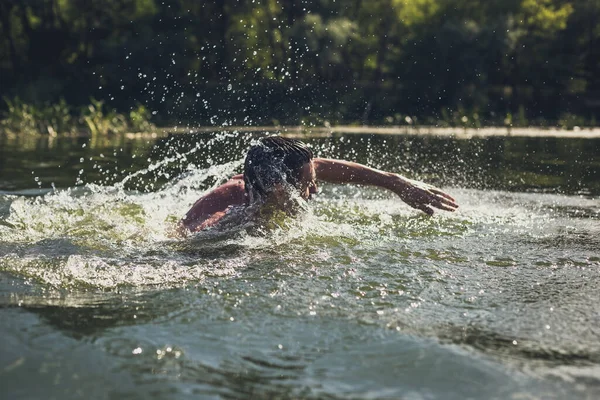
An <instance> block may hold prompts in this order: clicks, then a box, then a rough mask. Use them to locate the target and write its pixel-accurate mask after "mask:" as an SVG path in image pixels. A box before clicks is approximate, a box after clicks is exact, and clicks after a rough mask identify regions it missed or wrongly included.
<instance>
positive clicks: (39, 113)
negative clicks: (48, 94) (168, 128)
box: [0, 98, 156, 136]
mask: <svg viewBox="0 0 600 400" xmlns="http://www.w3.org/2000/svg"><path fill="white" fill-rule="evenodd" d="M4 100H5V102H6V104H7V106H8V109H7V111H6V112H4V114H3V115H2V118H0V134H2V133H5V134H8V135H9V136H15V135H19V134H25V135H36V134H43V135H49V136H58V135H78V134H90V135H92V136H97V135H109V134H120V133H127V132H151V131H153V130H155V129H156V127H155V126H154V125H153V124H152V123H151V122H150V113H149V112H148V110H147V109H146V108H145V107H144V106H141V105H140V106H138V107H136V108H135V109H133V110H131V111H130V113H129V115H124V114H120V113H117V112H116V111H115V110H111V109H107V107H106V106H104V102H103V101H101V100H95V99H91V100H90V102H91V103H90V105H88V106H86V107H81V108H80V109H79V110H78V112H74V111H73V109H72V108H71V107H69V106H68V105H67V103H66V102H65V100H64V99H61V100H60V101H59V102H57V103H55V104H48V103H45V104H42V105H31V104H27V103H24V102H23V101H21V100H20V99H19V98H14V99H12V100H11V99H8V98H5V99H4Z"/></svg>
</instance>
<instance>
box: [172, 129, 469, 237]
mask: <svg viewBox="0 0 600 400" xmlns="http://www.w3.org/2000/svg"><path fill="white" fill-rule="evenodd" d="M317 181H323V182H329V183H336V184H343V183H354V184H360V185H369V186H376V187H380V188H383V189H387V190H390V191H392V192H394V193H395V194H397V195H398V196H399V197H400V199H401V200H402V201H404V202H405V203H406V204H408V205H409V206H411V207H413V208H416V209H419V210H421V211H423V212H425V213H426V214H428V215H433V212H434V211H433V208H432V207H435V208H438V209H440V210H445V211H454V210H456V208H457V207H458V204H456V201H455V200H454V198H452V197H451V196H450V195H449V194H447V193H444V192H443V191H441V190H440V189H438V188H436V187H433V186H431V185H428V184H426V183H423V182H418V181H414V180H411V179H407V178H405V177H403V176H401V175H398V174H395V173H391V172H385V171H380V170H377V169H374V168H370V167H367V166H365V165H362V164H358V163H355V162H351V161H344V160H334V159H328V158H315V157H313V154H312V151H311V150H310V149H309V148H308V147H307V146H306V144H304V143H303V142H301V141H299V140H294V139H287V138H283V137H281V136H270V137H266V138H263V139H261V140H260V142H259V143H258V144H257V145H255V146H252V147H251V148H250V150H248V154H247V155H246V159H245V161H244V173H243V174H239V175H235V176H234V177H232V178H231V179H230V180H229V181H227V182H226V183H224V184H223V185H221V186H219V187H217V188H216V189H214V190H212V191H211V192H210V193H208V194H206V195H204V196H202V197H201V198H200V199H198V200H197V201H196V202H195V203H194V205H193V206H192V208H191V209H190V210H189V211H188V212H187V214H186V215H185V216H184V217H183V219H182V220H181V221H180V222H179V228H180V230H181V231H183V232H185V231H189V232H198V231H201V230H203V229H206V228H209V227H212V226H215V225H216V224H218V223H219V222H220V221H222V220H223V217H225V215H227V214H228V212H229V211H230V210H231V209H232V207H240V206H247V207H250V206H252V207H258V208H261V207H270V208H277V209H280V210H283V211H286V212H292V209H293V208H294V201H295V200H297V199H298V197H299V198H300V201H307V200H309V199H310V198H311V197H312V195H313V194H315V193H317Z"/></svg>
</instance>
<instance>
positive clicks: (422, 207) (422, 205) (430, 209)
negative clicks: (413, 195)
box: [415, 204, 433, 216]
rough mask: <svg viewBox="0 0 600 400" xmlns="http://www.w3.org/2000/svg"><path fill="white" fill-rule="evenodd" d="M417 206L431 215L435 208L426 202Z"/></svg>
mask: <svg viewBox="0 0 600 400" xmlns="http://www.w3.org/2000/svg"><path fill="white" fill-rule="evenodd" d="M415 208H417V209H419V210H421V211H423V212H424V213H425V214H427V215H430V216H431V215H433V209H432V208H431V207H428V206H427V205H425V204H419V205H417V206H416V207H415Z"/></svg>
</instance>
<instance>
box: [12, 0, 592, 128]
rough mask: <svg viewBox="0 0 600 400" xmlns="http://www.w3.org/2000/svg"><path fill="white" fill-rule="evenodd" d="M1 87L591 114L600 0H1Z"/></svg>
mask: <svg viewBox="0 0 600 400" xmlns="http://www.w3.org/2000/svg"><path fill="white" fill-rule="evenodd" d="M0 95H2V96H5V97H7V98H14V97H19V98H20V99H21V100H23V101H25V102H31V103H42V102H56V101H58V100H59V99H61V98H64V99H66V101H67V102H68V103H70V104H73V105H80V104H86V103H88V102H89V99H90V97H94V98H97V99H101V100H104V101H105V102H106V103H108V104H110V105H112V106H114V107H116V108H118V109H121V110H128V109H129V108H131V107H133V106H134V105H135V104H138V103H142V104H145V105H147V106H148V108H149V109H151V110H152V111H153V112H154V114H155V116H154V118H155V119H156V121H157V122H159V123H164V124H178V123H181V124H187V123H191V124H215V125H226V124H235V125H242V124H247V125H249V124H253V125H257V124H264V123H272V122H274V121H278V122H282V123H294V124H297V123H300V122H301V121H305V122H306V121H315V120H319V121H321V122H322V120H329V121H332V122H357V121H358V122H366V123H376V124H381V123H406V121H409V120H413V119H414V117H415V116H416V117H417V119H418V122H420V123H436V122H439V121H446V122H448V121H462V122H463V123H464V122H465V121H469V122H468V123H479V122H481V123H504V122H505V120H506V119H507V118H508V119H509V120H510V121H512V122H515V123H517V122H521V123H546V124H556V122H557V121H559V120H561V119H565V118H571V119H576V120H577V121H578V123H585V124H596V122H597V119H598V117H600V115H599V114H600V0H577V1H563V0H487V1H483V0H481V1H476V0H454V1H445V0H412V1H411V0H368V1H367V0H346V1H333V0H305V1H294V0H221V1H197V0H164V1H158V0H102V1H99V0H0ZM0 107H1V106H0ZM407 116H411V117H412V118H411V119H408V118H406V117H407ZM465 117H466V119H465Z"/></svg>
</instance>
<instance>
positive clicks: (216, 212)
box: [178, 174, 246, 233]
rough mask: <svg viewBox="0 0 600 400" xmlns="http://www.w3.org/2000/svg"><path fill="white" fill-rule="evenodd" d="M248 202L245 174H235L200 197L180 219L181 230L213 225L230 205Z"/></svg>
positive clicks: (198, 229)
mask: <svg viewBox="0 0 600 400" xmlns="http://www.w3.org/2000/svg"><path fill="white" fill-rule="evenodd" d="M245 202H246V193H245V190H244V176H243V175H242V174H239V175H235V176H234V177H232V178H231V179H229V180H228V181H227V182H225V183H224V184H222V185H221V186H219V187H217V188H216V189H213V190H212V191H211V192H209V193H207V194H205V195H204V196H202V197H200V198H199V199H198V200H196V202H195V203H194V205H193V206H192V208H190V210H189V211H188V212H187V214H185V217H183V219H182V220H181V221H179V229H178V230H179V232H181V233H183V232H185V231H186V230H188V231H192V232H197V231H201V230H202V229H205V228H208V227H210V226H213V225H214V224H216V223H217V222H219V220H220V219H221V218H223V216H224V215H225V214H226V212H227V208H229V207H230V206H236V205H242V204H244V203H245Z"/></svg>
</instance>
